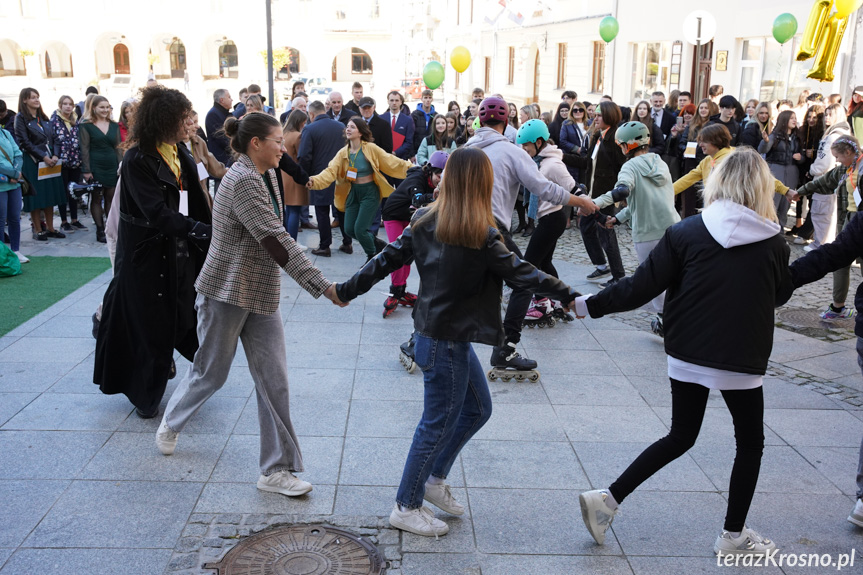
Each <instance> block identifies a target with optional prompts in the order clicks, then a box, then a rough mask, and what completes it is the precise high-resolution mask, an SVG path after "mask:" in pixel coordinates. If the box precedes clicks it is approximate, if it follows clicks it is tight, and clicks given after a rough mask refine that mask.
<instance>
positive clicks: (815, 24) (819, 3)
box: [797, 0, 833, 62]
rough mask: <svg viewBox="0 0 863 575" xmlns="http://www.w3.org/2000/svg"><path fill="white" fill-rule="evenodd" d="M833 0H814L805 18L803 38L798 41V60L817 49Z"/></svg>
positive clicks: (807, 57) (813, 53)
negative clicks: (807, 16)
mask: <svg viewBox="0 0 863 575" xmlns="http://www.w3.org/2000/svg"><path fill="white" fill-rule="evenodd" d="M832 5H833V0H816V2H815V4H813V5H812V10H811V11H810V12H809V18H807V19H806V28H805V29H804V30H803V39H802V40H801V41H800V50H799V51H798V52H797V59H798V60H799V61H801V62H802V61H803V60H808V59H809V58H811V57H812V56H814V55H815V53H816V52H817V51H818V44H819V40H820V39H821V36H822V34H823V33H824V31H825V24H826V23H827V17H828V16H829V15H830V6H832Z"/></svg>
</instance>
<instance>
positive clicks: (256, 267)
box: [195, 155, 332, 315]
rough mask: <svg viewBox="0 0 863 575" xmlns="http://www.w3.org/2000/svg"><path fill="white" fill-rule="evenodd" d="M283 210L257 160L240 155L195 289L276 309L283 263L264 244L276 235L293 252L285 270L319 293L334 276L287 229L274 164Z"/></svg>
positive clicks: (253, 307) (266, 310)
mask: <svg viewBox="0 0 863 575" xmlns="http://www.w3.org/2000/svg"><path fill="white" fill-rule="evenodd" d="M264 177H266V178H269V179H270V183H271V184H272V188H273V190H274V192H275V201H276V205H277V206H278V211H279V213H278V214H276V209H275V207H274V206H273V200H272V199H271V198H270V192H269V190H268V189H267V186H266V185H265V184H264V180H263V178H262V177H261V174H260V173H259V172H258V169H257V168H256V167H255V164H254V163H253V162H252V160H251V159H249V157H248V156H245V155H240V157H239V159H238V160H237V161H236V162H234V164H233V165H232V166H231V168H230V169H229V170H228V173H227V174H225V177H224V178H223V179H222V183H221V185H220V186H219V193H218V194H216V199H215V201H214V204H213V238H212V241H211V242H210V250H209V252H208V253H207V260H206V261H205V262H204V267H203V269H201V273H200V275H198V280H197V281H196V282H195V289H196V290H197V291H198V293H200V294H203V295H205V296H207V297H209V298H212V299H214V300H216V301H220V302H224V303H229V304H231V305H235V306H238V307H241V308H243V309H244V310H247V311H250V312H252V313H257V314H266V315H269V314H272V313H275V312H276V310H278V308H279V296H280V292H281V278H280V274H279V265H278V264H277V263H276V262H275V261H274V260H273V259H272V258H271V257H270V254H269V253H267V251H266V250H265V249H264V248H263V247H262V246H261V241H262V240H264V239H265V238H267V237H275V238H276V239H277V240H278V241H279V243H281V244H282V246H284V248H285V250H287V252H288V263H287V264H286V265H285V268H284V269H285V271H286V272H287V273H288V275H289V276H291V277H292V278H293V279H294V280H295V281H296V282H297V283H298V284H299V285H300V287H301V288H303V289H304V290H306V291H307V292H309V293H310V294H312V296H314V297H315V298H318V297H320V296H321V294H323V293H324V291H325V290H326V289H327V287H329V286H330V284H331V283H332V282H330V281H328V280H327V279H326V278H325V277H324V276H323V274H322V273H321V271H320V270H319V269H317V268H316V267H314V266H313V265H312V263H311V262H310V261H309V259H308V258H307V257H306V256H305V254H303V252H302V250H301V249H300V248H299V247H297V244H296V242H294V240H293V239H292V238H291V236H289V235H288V232H286V231H285V228H284V225H283V224H282V213H283V209H284V208H283V205H282V198H281V194H279V191H278V190H279V187H278V185H277V183H276V176H275V173H274V171H273V170H268V171H267V173H266V174H264Z"/></svg>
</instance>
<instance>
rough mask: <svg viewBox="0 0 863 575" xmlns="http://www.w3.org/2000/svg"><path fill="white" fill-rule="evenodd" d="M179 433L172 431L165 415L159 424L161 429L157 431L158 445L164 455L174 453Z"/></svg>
mask: <svg viewBox="0 0 863 575" xmlns="http://www.w3.org/2000/svg"><path fill="white" fill-rule="evenodd" d="M179 435H180V434H179V433H177V432H176V431H171V428H170V427H168V423H167V422H166V421H165V418H164V416H163V417H162V423H161V424H159V430H158V431H157V432H156V447H158V448H159V451H161V452H162V455H173V453H174V449H175V448H176V447H177V437H178V436H179Z"/></svg>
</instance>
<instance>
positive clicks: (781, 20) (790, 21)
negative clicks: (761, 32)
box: [773, 12, 797, 44]
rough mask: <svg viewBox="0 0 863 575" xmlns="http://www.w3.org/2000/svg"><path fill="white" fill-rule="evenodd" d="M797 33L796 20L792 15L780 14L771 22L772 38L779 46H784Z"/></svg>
mask: <svg viewBox="0 0 863 575" xmlns="http://www.w3.org/2000/svg"><path fill="white" fill-rule="evenodd" d="M796 33H797V18H795V17H794V15H793V14H788V13H787V12H786V13H785V14H780V15H779V16H777V17H776V20H774V21H773V37H774V38H776V41H777V42H779V43H780V44H784V43H785V42H787V41H788V40H790V39H791V38H793V37H794V34H796Z"/></svg>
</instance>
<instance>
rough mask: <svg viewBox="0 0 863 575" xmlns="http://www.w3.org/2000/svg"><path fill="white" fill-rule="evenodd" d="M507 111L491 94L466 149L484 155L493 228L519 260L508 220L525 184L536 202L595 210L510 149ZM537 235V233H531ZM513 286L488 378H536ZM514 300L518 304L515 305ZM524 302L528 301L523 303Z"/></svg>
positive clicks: (523, 305) (521, 305)
mask: <svg viewBox="0 0 863 575" xmlns="http://www.w3.org/2000/svg"><path fill="white" fill-rule="evenodd" d="M508 116H509V108H508V106H507V103H506V101H504V99H503V98H501V97H500V96H497V95H495V96H490V97H488V98H486V99H485V100H483V101H482V102H480V105H479V116H478V119H479V121H480V124H481V127H480V128H479V129H478V130H477V131H476V133H475V134H474V136H473V137H472V138H471V139H470V140H468V141H467V143H466V144H465V146H464V147H466V148H478V149H480V150H482V151H483V152H485V154H486V155H487V156H488V159H489V160H490V161H491V165H492V168H493V170H494V187H493V189H492V195H491V203H492V212H493V213H494V218H495V221H496V222H497V229H498V230H499V231H500V234H501V236H502V237H503V242H504V245H506V247H507V248H508V249H509V250H510V251H511V252H512V253H513V254H515V255H516V256H517V257H519V258H521V257H522V254H521V250H520V249H519V248H518V246H517V245H516V244H515V242H514V241H513V240H512V234H511V233H510V231H509V225H508V224H507V222H510V221H511V220H512V211H513V209H515V202H516V201H517V199H518V190H519V187H520V186H524V187H525V188H526V189H527V191H529V192H530V193H531V194H535V195H536V196H537V197H538V198H539V199H540V200H545V201H547V202H549V203H551V204H555V205H562V206H574V207H578V208H580V209H581V210H582V211H583V212H585V213H588V214H592V213H593V212H595V211H596V210H597V207H596V204H594V203H593V202H592V201H590V199H588V198H585V197H579V196H575V195H573V194H571V193H570V191H571V188H566V187H562V186H560V185H559V184H556V183H554V182H552V181H550V180H549V179H548V178H546V177H545V176H544V175H542V173H540V170H539V168H538V167H537V164H536V163H535V162H534V161H533V159H532V158H531V157H530V156H529V155H528V153H527V152H525V151H524V150H523V149H522V148H521V147H520V146H513V145H512V143H511V142H510V141H509V140H508V139H507V138H506V136H504V135H503V134H504V131H505V130H506V126H507V118H508ZM534 233H536V232H534ZM520 291H522V292H525V293H527V292H526V290H523V289H520V288H518V287H517V286H513V292H512V296H511V297H510V303H509V305H508V306H507V308H506V315H505V319H504V322H503V325H504V332H505V341H504V343H503V345H496V346H495V347H494V349H493V350H492V354H491V365H492V369H491V371H489V373H488V375H489V378H497V377H501V378H503V377H506V378H507V379H510V378H511V377H515V378H516V379H524V378H525V377H527V378H528V379H531V380H534V381H535V380H537V379H539V372H538V371H536V367H537V364H536V362H535V361H534V360H532V359H527V358H524V357H522V356H521V355H520V354H519V353H518V351H516V347H517V345H518V342H519V341H520V340H521V328H522V323H523V321H524V316H525V314H526V313H527V310H528V307H529V306H530V294H529V293H527V295H526V299H525V294H519V292H520ZM513 300H515V301H516V302H520V303H518V305H513ZM525 302H526V303H525Z"/></svg>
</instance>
